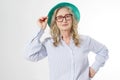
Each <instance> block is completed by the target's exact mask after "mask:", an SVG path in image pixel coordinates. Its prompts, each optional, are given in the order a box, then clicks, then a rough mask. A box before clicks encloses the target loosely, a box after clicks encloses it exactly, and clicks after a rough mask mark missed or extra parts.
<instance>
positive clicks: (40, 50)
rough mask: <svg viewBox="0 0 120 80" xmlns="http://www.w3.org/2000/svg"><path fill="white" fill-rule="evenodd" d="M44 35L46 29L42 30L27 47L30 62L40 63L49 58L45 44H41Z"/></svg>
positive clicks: (26, 52) (26, 55)
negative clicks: (39, 61)
mask: <svg viewBox="0 0 120 80" xmlns="http://www.w3.org/2000/svg"><path fill="white" fill-rule="evenodd" d="M43 33H44V29H42V28H41V29H40V31H39V33H38V34H37V35H36V36H35V37H34V38H33V39H32V40H31V41H30V42H29V43H28V44H27V46H26V47H25V57H26V58H27V59H28V60H30V61H38V60H41V59H43V58H44V57H46V56H47V51H46V48H45V46H44V43H45V42H46V41H44V42H43V43H41V42H40V40H39V39H40V37H41V36H42V34H43Z"/></svg>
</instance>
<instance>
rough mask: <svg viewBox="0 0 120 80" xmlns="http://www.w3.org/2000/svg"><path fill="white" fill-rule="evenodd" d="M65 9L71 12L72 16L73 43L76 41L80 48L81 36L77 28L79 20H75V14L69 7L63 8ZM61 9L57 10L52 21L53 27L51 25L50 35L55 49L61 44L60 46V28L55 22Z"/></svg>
mask: <svg viewBox="0 0 120 80" xmlns="http://www.w3.org/2000/svg"><path fill="white" fill-rule="evenodd" d="M63 8H67V9H68V10H69V12H70V14H72V15H73V16H72V19H73V20H72V23H73V24H72V27H71V35H72V38H73V41H74V44H75V45H76V46H78V47H79V46H80V36H79V34H78V31H77V27H78V22H77V20H76V19H75V17H74V14H73V12H72V11H71V9H69V8H68V7H63ZM60 9H61V8H59V9H57V10H55V12H54V14H53V17H52V20H51V25H50V28H51V29H50V33H51V36H52V38H53V45H54V46H55V47H57V46H58V45H59V44H60V37H61V36H60V30H59V28H58V27H57V25H56V21H55V17H56V14H57V12H58V11H59V10H60Z"/></svg>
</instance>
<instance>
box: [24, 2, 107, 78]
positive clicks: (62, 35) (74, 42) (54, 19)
mask: <svg viewBox="0 0 120 80" xmlns="http://www.w3.org/2000/svg"><path fill="white" fill-rule="evenodd" d="M79 20H80V13H79V10H78V8H77V7H76V6H75V5H73V4H71V3H67V2H63V3H59V4H57V5H56V6H54V7H53V8H52V9H51V10H50V12H49V13H48V16H46V17H41V18H40V19H39V20H38V25H39V26H40V31H39V32H38V34H37V35H36V36H35V37H34V38H33V39H32V40H31V42H30V43H29V45H28V46H27V47H26V57H27V59H29V60H31V61H39V60H41V59H43V58H45V57H46V56H48V61H49V68H50V80H90V79H91V78H93V77H94V75H95V74H96V73H97V71H98V70H99V68H100V67H102V66H103V65H104V63H105V62H106V60H107V59H108V50H107V48H106V47H105V45H103V44H101V43H99V42H97V41H96V40H94V39H92V38H90V37H88V36H84V35H79V34H78V31H77V27H78V22H79ZM47 23H48V25H49V27H50V30H51V37H50V38H46V39H45V40H44V42H41V41H40V40H39V39H40V38H41V36H42V34H43V33H44V30H45V28H46V26H47ZM90 51H92V52H94V53H95V54H96V58H95V61H94V63H93V64H92V66H89V61H88V53H89V52H90Z"/></svg>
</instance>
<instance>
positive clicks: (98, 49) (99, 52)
mask: <svg viewBox="0 0 120 80" xmlns="http://www.w3.org/2000/svg"><path fill="white" fill-rule="evenodd" d="M87 41H88V49H89V50H90V51H92V52H94V53H96V57H95V61H94V63H93V64H92V66H91V67H90V68H91V72H92V71H93V70H94V71H93V72H95V73H96V72H97V71H98V70H99V68H100V67H102V66H104V64H105V62H106V60H107V59H108V49H107V47H106V46H105V45H103V44H101V43H99V42H98V41H96V40H94V39H92V38H90V37H88V39H87ZM92 69H93V70H92Z"/></svg>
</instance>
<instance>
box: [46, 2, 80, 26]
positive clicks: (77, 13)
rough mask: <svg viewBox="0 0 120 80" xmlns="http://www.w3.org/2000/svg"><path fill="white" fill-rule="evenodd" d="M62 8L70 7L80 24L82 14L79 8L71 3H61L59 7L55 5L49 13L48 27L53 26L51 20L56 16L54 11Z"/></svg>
mask: <svg viewBox="0 0 120 80" xmlns="http://www.w3.org/2000/svg"><path fill="white" fill-rule="evenodd" d="M61 7H68V8H70V9H71V10H72V12H73V14H74V16H75V19H76V20H77V21H78V22H79V21H80V12H79V10H78V8H77V7H76V6H75V5H73V4H71V3H68V2H61V3H59V4H57V5H55V6H54V7H53V8H52V9H51V10H50V11H49V13H48V25H49V26H50V24H51V19H52V16H53V14H54V11H55V10H56V9H58V8H61Z"/></svg>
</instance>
